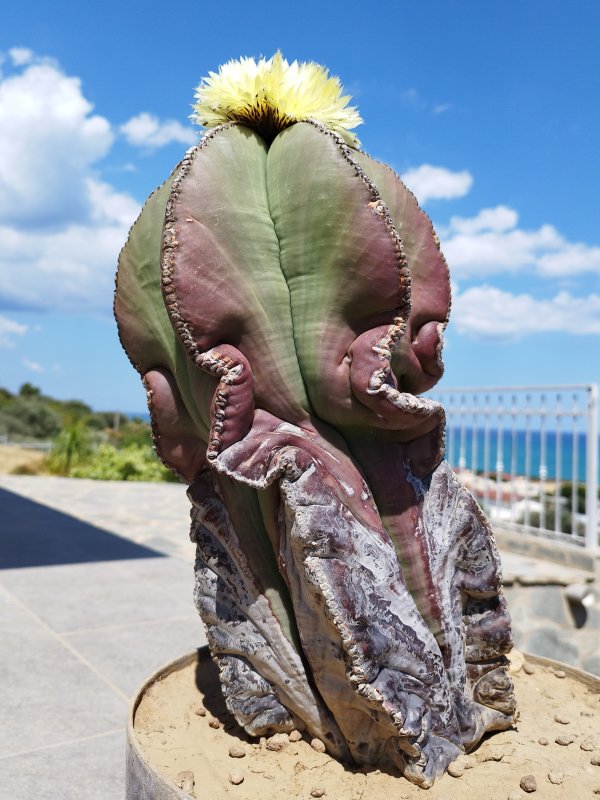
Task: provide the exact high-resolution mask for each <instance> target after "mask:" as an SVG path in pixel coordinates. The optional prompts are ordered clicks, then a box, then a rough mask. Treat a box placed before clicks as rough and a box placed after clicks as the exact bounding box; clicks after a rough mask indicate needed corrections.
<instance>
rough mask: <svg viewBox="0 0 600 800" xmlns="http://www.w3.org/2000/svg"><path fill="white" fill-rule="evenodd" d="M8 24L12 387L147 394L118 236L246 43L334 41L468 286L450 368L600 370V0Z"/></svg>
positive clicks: (3, 162) (134, 13) (0, 152)
mask: <svg viewBox="0 0 600 800" xmlns="http://www.w3.org/2000/svg"><path fill="white" fill-rule="evenodd" d="M2 16H3V20H2V27H1V30H0V58H1V59H2V63H1V65H0V364H1V368H0V385H2V386H6V387H7V388H9V389H10V390H12V391H16V390H17V389H18V387H19V385H20V384H21V383H23V382H24V381H30V382H33V383H36V384H37V385H39V386H41V387H42V389H43V391H44V392H46V393H48V394H52V395H55V396H57V397H61V398H65V399H67V398H80V399H83V400H85V401H86V402H88V403H90V404H91V405H92V406H93V407H94V408H96V409H117V408H118V409H122V410H128V411H135V410H141V409H143V408H144V405H145V403H144V394H143V391H142V388H141V384H140V382H139V379H138V378H137V375H136V374H135V373H134V371H133V370H132V368H131V367H130V366H129V363H128V361H127V359H126V358H125V356H124V354H123V353H122V351H121V348H120V345H119V343H118V340H117V337H116V329H115V325H114V322H113V320H112V287H113V280H114V272H115V264H116V258H117V255H118V251H119V249H120V247H121V245H122V243H123V242H124V240H125V237H126V234H127V230H128V228H129V226H130V224H131V222H132V221H133V219H134V218H135V216H136V215H137V213H138V211H139V208H140V207H141V204H142V203H143V201H144V200H145V198H146V197H147V195H148V194H149V193H150V192H151V191H152V190H153V189H154V188H155V187H156V186H157V185H158V184H159V183H161V182H162V181H163V180H164V178H165V177H166V176H167V175H168V173H169V172H170V170H171V169H172V167H173V166H174V165H175V164H176V163H177V161H178V160H179V159H180V157H181V155H182V153H183V152H184V150H185V149H187V147H188V146H189V145H190V144H193V143H194V141H196V140H197V138H198V131H197V130H194V129H193V127H192V126H191V124H190V123H189V121H188V115H189V113H190V111H191V103H192V99H193V92H194V87H195V86H196V85H197V84H198V83H199V81H200V79H201V78H202V77H203V76H204V75H206V74H207V73H208V72H209V70H215V69H216V68H217V67H218V66H219V64H222V63H223V62H225V61H227V60H228V59H230V58H237V57H239V56H241V55H250V56H259V55H265V56H270V55H272V54H273V52H274V51H275V50H276V49H277V48H281V50H282V51H283V54H284V55H285V56H286V58H288V59H290V60H291V59H299V60H316V61H318V62H320V63H323V64H325V65H327V66H328V67H329V69H330V71H331V72H332V73H333V74H335V75H338V76H339V77H340V78H341V80H342V83H343V85H344V87H345V89H346V90H347V91H348V92H350V93H351V94H352V95H353V98H354V103H355V104H356V105H357V106H358V108H359V110H360V112H361V114H362V116H363V118H364V120H365V124H364V125H362V126H361V127H360V128H359V129H358V130H357V133H358V135H359V136H360V138H361V141H362V145H363V148H364V149H365V150H366V151H367V152H369V153H370V154H372V155H374V156H376V157H378V158H380V159H383V160H385V161H387V162H388V163H389V164H391V165H392V166H393V167H394V168H395V169H396V170H398V171H399V172H400V173H401V175H402V176H403V177H404V178H405V180H406V182H407V183H408V185H409V186H411V188H412V189H413V190H414V191H415V193H416V194H417V197H418V198H419V199H420V200H421V202H422V204H423V206H424V208H425V210H426V211H427V212H428V213H429V214H430V216H431V217H432V219H433V221H434V224H435V225H436V228H437V230H438V233H439V234H440V238H441V240H442V245H443V249H444V252H445V254H446V256H447V259H448V262H449V264H450V269H451V273H452V277H453V284H454V300H453V313H452V317H451V324H450V326H449V329H448V334H447V347H446V350H445V360H446V375H445V377H444V379H443V384H442V385H443V386H448V387H450V386H459V385H460V386H491V385H523V384H535V385H537V384H554V383H587V382H600V358H598V344H599V343H600V285H599V279H598V278H599V275H600V225H599V222H600V219H599V216H600V215H599V208H600V203H599V200H598V198H599V196H600V195H599V192H598V186H599V185H600V159H599V158H598V142H599V141H600V56H599V55H598V52H599V48H598V46H597V41H596V39H597V32H598V30H599V29H600V5H599V4H598V3H597V2H592V0H589V2H587V1H586V0H583V1H581V2H577V3H576V4H572V5H570V6H568V5H567V4H566V3H564V2H556V0H550V2H548V0H546V2H541V1H538V0H531V2H528V3H523V2H516V0H508V2H506V1H505V2H494V0H489V1H488V2H485V3H483V2H481V1H480V0H478V1H477V2H454V1H453V0H446V2H441V1H440V2H429V1H428V0H422V2H419V3H415V2H414V0H413V1H412V2H408V1H407V0H395V1H394V2H381V3H379V4H377V5H374V6H373V5H372V6H369V5H367V4H365V3H358V2H352V1H351V2H346V3H344V4H339V3H335V4H329V5H327V4H322V3H317V2H312V1H311V2H303V3H301V4H299V3H295V4H287V3H286V4H275V3H264V2H263V3H261V2H253V3H249V2H222V3H213V4H205V3H190V2H188V0H182V1H181V2H179V3H178V4H176V5H175V6H173V7H167V6H165V5H164V4H162V3H161V4H159V3H154V2H144V3H140V2H120V3H115V2H113V0H106V2H103V3H102V4H100V3H89V4H83V3H79V2H77V3H75V2H61V1H60V0H55V2H53V3H51V4H49V3H42V2H39V0H33V2H30V3H28V4H24V3H22V4H15V3H13V4H10V6H9V7H8V8H5V9H4V10H3V15H2Z"/></svg>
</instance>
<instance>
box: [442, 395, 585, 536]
mask: <svg viewBox="0 0 600 800" xmlns="http://www.w3.org/2000/svg"><path fill="white" fill-rule="evenodd" d="M428 396H429V397H431V398H432V399H434V400H437V401H438V402H440V403H442V405H443V406H444V408H445V409H446V418H447V428H446V458H447V459H448V462H449V463H450V465H451V466H452V467H453V468H454V469H455V470H456V471H457V472H458V473H459V474H460V475H461V478H462V480H463V483H465V485H466V486H467V487H468V488H469V489H470V490H471V492H472V493H473V494H474V495H475V497H476V498H477V500H478V501H479V503H480V505H481V506H482V508H483V509H484V511H485V512H486V514H487V515H488V516H489V518H490V520H491V521H492V523H493V525H494V526H495V527H499V528H502V527H504V528H511V529H513V530H514V529H520V530H524V531H526V532H528V533H534V534H540V535H543V536H550V537H553V538H557V539H561V540H563V541H568V542H571V543H574V544H579V545H584V546H585V547H586V548H590V549H592V548H596V547H597V546H598V424H597V404H598V387H597V386H596V385H595V384H589V385H582V386H516V387H513V386H508V387H488V388H458V389H452V388H450V389H438V390H435V389H434V390H433V391H431V392H430V393H429V394H428Z"/></svg>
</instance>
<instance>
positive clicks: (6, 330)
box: [0, 316, 28, 347]
mask: <svg viewBox="0 0 600 800" xmlns="http://www.w3.org/2000/svg"><path fill="white" fill-rule="evenodd" d="M27 331H28V327H27V325H22V324H21V323H20V322H16V321H15V320H14V319H9V318H8V317H2V316H0V347H14V346H15V343H14V341H13V337H14V336H23V334H24V333H27Z"/></svg>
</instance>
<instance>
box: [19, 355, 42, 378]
mask: <svg viewBox="0 0 600 800" xmlns="http://www.w3.org/2000/svg"><path fill="white" fill-rule="evenodd" d="M21 363H22V364H23V366H24V367H27V369H30V370H31V371H32V372H37V373H40V374H41V373H42V372H46V370H45V368H44V367H42V365H41V364H38V363H37V361H30V360H29V359H28V358H22V359H21Z"/></svg>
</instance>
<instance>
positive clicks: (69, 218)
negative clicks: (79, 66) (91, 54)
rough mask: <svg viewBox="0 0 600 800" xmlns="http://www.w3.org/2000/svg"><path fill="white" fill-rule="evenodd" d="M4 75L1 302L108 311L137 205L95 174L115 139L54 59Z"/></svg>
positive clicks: (33, 60) (0, 90) (0, 103)
mask: <svg viewBox="0 0 600 800" xmlns="http://www.w3.org/2000/svg"><path fill="white" fill-rule="evenodd" d="M19 60H20V61H21V63H23V64H24V66H23V67H22V68H21V69H18V70H16V72H15V74H12V75H10V76H9V77H6V78H4V79H1V78H0V299H2V300H3V301H4V303H5V306H8V307H10V306H13V307H15V306H16V307H22V308H38V309H42V308H53V309H61V310H69V311H84V310H92V309H94V310H99V309H103V310H105V311H109V309H110V307H111V298H112V291H113V282H114V273H115V268H116V260H117V256H118V253H119V250H120V248H121V246H122V245H123V242H124V241H125V238H126V235H127V231H128V228H129V226H130V225H131V223H132V222H133V220H134V219H135V217H136V215H137V213H138V211H139V204H138V203H137V202H136V201H135V200H134V199H133V198H132V197H130V196H129V195H127V194H124V193H121V192H117V191H116V190H115V189H114V188H113V187H112V186H110V185H109V184H107V183H104V182H102V181H101V180H99V178H98V176H97V172H96V163H97V162H98V160H99V159H101V158H102V157H104V156H105V155H106V154H107V152H108V151H109V149H110V147H111V146H112V143H113V141H114V135H113V133H112V130H111V126H110V124H109V122H108V120H106V119H105V118H104V117H101V116H99V115H95V114H93V113H92V111H93V108H92V105H91V103H90V102H89V101H88V100H87V99H86V98H85V96H84V95H83V92H82V89H81V82H80V80H79V79H78V78H75V77H70V76H66V75H64V73H63V72H62V71H61V70H60V68H59V67H58V65H56V64H55V63H52V62H50V61H49V60H48V59H39V58H37V57H35V56H30V57H29V56H28V57H27V58H26V57H25V54H24V53H23V54H21V55H20V56H19V55H18V56H17V58H16V59H15V57H14V55H13V61H19Z"/></svg>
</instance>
